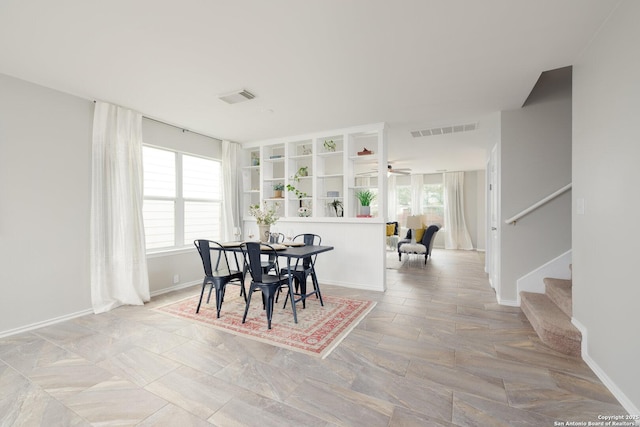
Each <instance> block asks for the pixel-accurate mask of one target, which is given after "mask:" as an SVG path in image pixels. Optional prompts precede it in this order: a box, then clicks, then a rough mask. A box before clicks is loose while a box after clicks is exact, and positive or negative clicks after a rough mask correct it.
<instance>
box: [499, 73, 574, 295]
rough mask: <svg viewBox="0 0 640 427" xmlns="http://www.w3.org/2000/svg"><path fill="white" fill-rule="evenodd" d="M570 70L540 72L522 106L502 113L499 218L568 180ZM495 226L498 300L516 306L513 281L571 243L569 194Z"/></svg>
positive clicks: (562, 251)
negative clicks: (497, 235)
mask: <svg viewBox="0 0 640 427" xmlns="http://www.w3.org/2000/svg"><path fill="white" fill-rule="evenodd" d="M567 73H568V75H567ZM570 73H571V70H570V69H562V70H556V71H554V72H553V73H550V74H547V75H543V76H541V79H540V81H539V82H538V85H536V87H535V88H534V90H533V91H532V93H531V95H530V96H529V99H528V101H527V105H525V106H524V107H523V108H520V109H517V110H513V111H505V112H503V113H502V126H501V134H502V138H501V141H500V156H501V158H500V167H501V171H500V192H501V194H500V197H501V206H500V216H501V218H502V219H503V220H505V219H507V218H510V217H512V216H513V215H515V214H517V213H519V212H520V211H522V210H524V209H526V208H528V207H529V206H531V205H532V204H534V203H535V202H537V201H539V200H540V199H542V198H544V197H546V196H548V195H549V194H551V193H553V192H554V191H556V190H558V189H560V188H562V187H564V186H565V185H567V184H568V183H570V182H571V74H570ZM499 227H500V246H501V249H500V251H501V260H500V290H499V292H500V294H499V295H498V298H499V301H501V302H503V303H505V304H512V305H517V285H516V281H517V280H518V278H520V277H521V276H523V275H525V274H527V273H529V272H530V271H532V270H533V269H535V268H537V267H539V266H540V265H542V264H544V263H546V262H547V261H549V260H551V259H554V258H556V257H557V256H559V255H560V254H562V253H564V252H566V251H568V250H569V249H570V248H571V193H570V192H569V193H564V194H563V195H562V196H560V197H558V198H556V199H555V200H553V201H551V202H550V203H548V204H546V205H544V206H543V207H542V208H540V209H538V210H536V211H534V212H532V213H531V214H529V215H528V216H526V217H524V218H522V219H521V220H520V221H518V222H517V225H505V224H504V222H502V223H501V224H499Z"/></svg>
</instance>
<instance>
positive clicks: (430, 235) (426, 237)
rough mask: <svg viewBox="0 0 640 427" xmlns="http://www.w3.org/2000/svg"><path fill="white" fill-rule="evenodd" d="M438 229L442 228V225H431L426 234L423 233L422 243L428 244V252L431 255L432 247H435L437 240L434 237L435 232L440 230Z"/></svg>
mask: <svg viewBox="0 0 640 427" xmlns="http://www.w3.org/2000/svg"><path fill="white" fill-rule="evenodd" d="M438 230H440V227H438V226H437V225H430V226H429V227H427V229H426V230H425V232H424V234H423V235H422V241H421V242H420V243H422V244H423V245H425V246H426V248H427V254H429V255H430V254H431V248H433V242H434V241H435V240H436V239H435V238H434V237H435V234H436V233H437V232H438Z"/></svg>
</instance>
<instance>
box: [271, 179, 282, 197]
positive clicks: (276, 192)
mask: <svg viewBox="0 0 640 427" xmlns="http://www.w3.org/2000/svg"><path fill="white" fill-rule="evenodd" d="M283 190H284V184H283V183H281V182H278V183H277V184H273V197H275V198H276V199H282V191H283Z"/></svg>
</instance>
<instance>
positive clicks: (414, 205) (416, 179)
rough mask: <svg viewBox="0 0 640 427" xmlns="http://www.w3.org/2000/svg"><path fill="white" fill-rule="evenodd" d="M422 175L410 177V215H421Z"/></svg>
mask: <svg viewBox="0 0 640 427" xmlns="http://www.w3.org/2000/svg"><path fill="white" fill-rule="evenodd" d="M423 192H424V175H422V174H416V175H411V215H422V199H423V198H424V196H423V195H422V194H423Z"/></svg>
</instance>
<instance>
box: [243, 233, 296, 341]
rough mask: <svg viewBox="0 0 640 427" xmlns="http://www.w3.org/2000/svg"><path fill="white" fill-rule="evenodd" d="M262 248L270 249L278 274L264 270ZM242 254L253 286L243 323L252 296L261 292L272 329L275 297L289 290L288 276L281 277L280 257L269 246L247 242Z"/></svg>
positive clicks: (244, 244) (250, 288)
mask: <svg viewBox="0 0 640 427" xmlns="http://www.w3.org/2000/svg"><path fill="white" fill-rule="evenodd" d="M261 246H262V247H266V248H268V249H267V251H268V252H269V254H268V255H269V256H273V258H274V260H275V262H274V267H273V268H274V270H275V272H276V274H267V273H265V272H264V270H263V268H262V261H261V255H262V250H261ZM240 249H241V250H242V254H243V255H244V260H245V266H246V268H247V269H248V271H249V274H250V275H251V286H250V287H249V295H248V296H247V304H246V306H245V309H244V316H242V323H245V321H246V320H247V313H248V312H249V306H250V305H251V295H252V294H253V293H254V292H255V291H257V290H260V291H261V292H262V306H263V309H266V310H267V327H268V328H269V329H271V318H272V317H273V305H274V300H275V296H276V294H277V293H278V291H280V289H281V288H286V289H287V292H290V291H291V290H290V289H289V278H288V277H287V276H284V277H283V276H281V275H280V270H279V268H278V255H277V252H276V250H275V249H274V248H273V247H272V246H271V245H269V244H266V243H262V244H261V243H259V242H246V243H243V244H242V245H241V246H240Z"/></svg>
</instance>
